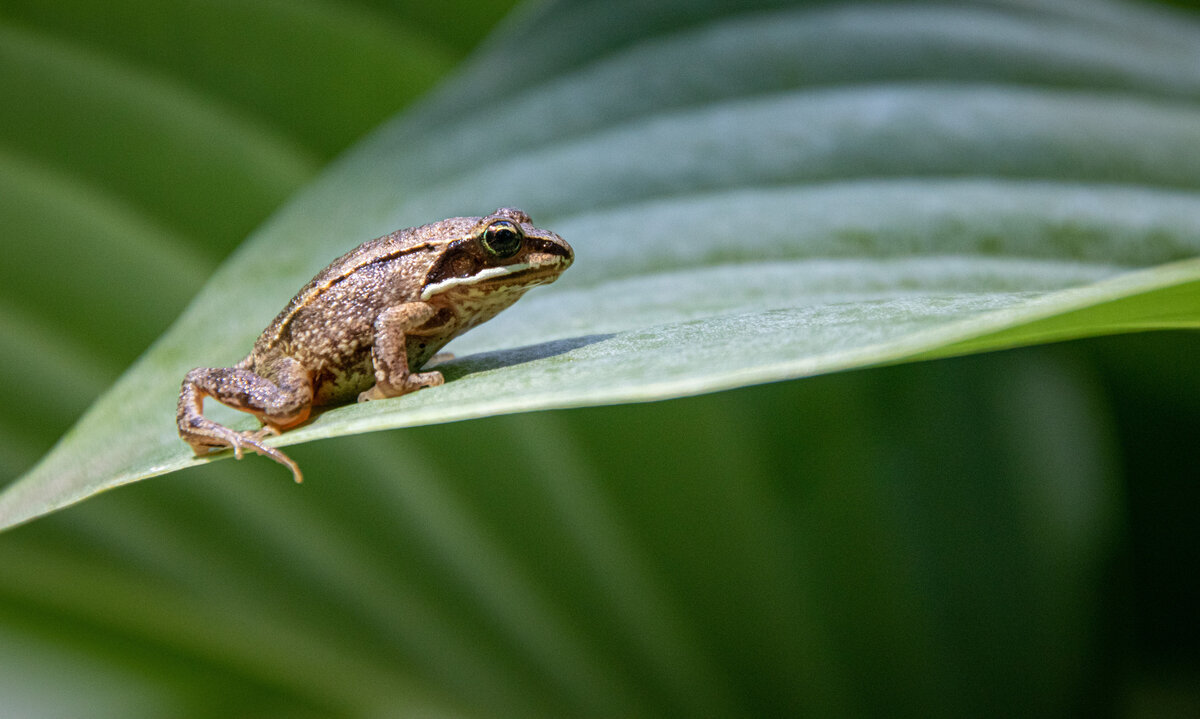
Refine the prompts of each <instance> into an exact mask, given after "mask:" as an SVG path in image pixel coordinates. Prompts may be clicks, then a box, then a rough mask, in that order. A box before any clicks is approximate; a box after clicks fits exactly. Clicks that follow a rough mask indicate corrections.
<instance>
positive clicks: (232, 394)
mask: <svg viewBox="0 0 1200 719" xmlns="http://www.w3.org/2000/svg"><path fill="white" fill-rule="evenodd" d="M271 369H272V371H273V374H274V375H275V381H274V382H272V381H271V380H269V379H267V378H266V377H263V376H261V375H258V374H255V373H254V372H251V371H250V370H248V369H239V368H237V367H221V368H215V369H194V370H192V371H191V372H188V374H187V378H186V381H188V382H191V383H193V384H194V385H195V386H196V388H197V389H199V390H200V391H201V392H203V393H204V394H206V395H208V396H210V397H212V398H213V399H216V400H217V401H219V402H221V403H222V404H225V405H228V406H230V407H233V408H234V409H239V410H242V411H243V412H250V413H252V414H254V415H257V416H258V417H259V419H261V420H262V421H263V422H265V423H267V424H268V425H271V426H272V427H275V428H277V429H285V428H287V427H290V426H292V425H295V424H298V423H300V422H303V421H304V420H305V419H307V418H308V413H309V409H310V407H311V405H312V398H313V389H312V380H311V379H310V378H309V376H308V373H307V372H305V371H304V368H303V366H302V365H301V364H300V363H299V362H297V361H296V360H294V359H292V358H290V357H285V358H282V359H281V360H279V361H277V362H276V363H273V365H272V367H271Z"/></svg>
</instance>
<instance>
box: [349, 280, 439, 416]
mask: <svg viewBox="0 0 1200 719" xmlns="http://www.w3.org/2000/svg"><path fill="white" fill-rule="evenodd" d="M436 313H437V310H436V309H435V308H434V307H433V305H431V304H429V303H428V302H406V303H404V304H402V305H396V306H394V307H389V308H387V309H386V310H384V311H383V312H381V313H379V317H377V318H376V319H375V344H374V346H373V347H372V348H371V361H372V363H373V364H374V367H375V386H374V387H372V388H371V389H369V390H367V391H366V392H363V393H361V394H359V395H358V401H359V402H366V401H367V400H372V399H384V398H386V397H399V396H400V395H402V394H407V393H409V392H415V391H417V390H419V389H421V388H422V387H435V386H437V385H439V384H441V383H442V382H445V381H446V380H445V379H444V378H443V377H442V373H441V372H412V371H410V370H409V368H408V347H407V342H406V341H405V334H406V333H407V332H409V331H411V330H414V329H416V328H418V327H420V326H421V325H423V324H425V323H426V322H428V321H429V320H430V319H432V318H433V316H434V314H436Z"/></svg>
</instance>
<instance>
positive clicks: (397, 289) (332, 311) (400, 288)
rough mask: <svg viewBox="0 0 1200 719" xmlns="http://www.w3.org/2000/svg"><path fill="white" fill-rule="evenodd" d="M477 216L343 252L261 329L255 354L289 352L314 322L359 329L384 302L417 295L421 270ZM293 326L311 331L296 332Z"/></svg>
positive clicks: (401, 233)
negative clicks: (277, 351)
mask: <svg viewBox="0 0 1200 719" xmlns="http://www.w3.org/2000/svg"><path fill="white" fill-rule="evenodd" d="M478 220H479V218H476V217H454V218H450V219H447V220H442V221H440V222H434V223H432V224H428V225H422V226H420V227H412V228H408V229H403V230H397V231H395V232H392V233H390V234H387V235H384V236H383V237H378V238H376V239H373V240H368V241H367V242H364V243H363V244H361V245H359V246H358V247H356V248H354V249H353V250H351V251H349V252H347V253H346V254H344V255H342V256H341V257H339V258H337V259H336V260H334V261H333V262H331V263H330V264H329V266H327V267H326V268H325V269H323V270H321V271H320V272H318V273H317V275H316V276H315V277H313V279H312V280H311V281H310V282H309V283H308V284H306V285H305V286H304V287H302V288H301V289H300V291H299V292H297V293H296V295H295V297H293V298H292V299H291V301H290V302H289V303H288V305H287V307H285V308H284V309H283V311H282V312H280V313H279V314H278V315H277V316H276V317H275V319H274V321H272V322H271V324H270V325H269V326H268V327H267V328H266V329H265V330H263V333H262V334H261V335H260V336H259V338H258V340H257V341H256V342H255V345H254V353H255V354H265V353H268V352H271V351H276V350H277V349H280V345H288V346H289V347H288V349H287V350H285V351H287V353H288V354H293V353H294V352H295V348H296V347H297V346H298V345H303V344H305V337H312V332H311V329H312V327H311V326H312V325H320V324H323V323H324V324H326V326H336V324H338V323H344V324H346V325H347V327H353V328H361V327H362V326H364V321H366V320H369V322H366V325H367V326H369V325H370V323H373V322H374V317H375V315H377V314H378V312H379V311H380V309H381V308H382V307H384V306H388V305H391V304H395V303H397V302H403V301H409V300H414V299H416V297H417V295H418V294H419V293H420V285H421V282H422V279H423V277H424V275H425V272H427V271H428V269H429V266H430V264H431V263H432V262H433V261H434V260H435V258H436V257H437V255H438V253H439V252H440V251H441V249H442V248H443V247H444V246H445V245H447V244H449V243H451V242H453V241H455V240H457V239H459V238H460V237H462V236H463V235H465V234H467V233H468V232H469V231H470V229H471V228H472V227H473V226H474V224H475V223H476V222H478ZM407 295H411V297H410V296H407ZM368 315H369V317H368ZM297 325H302V326H304V329H306V330H309V331H305V332H298V331H296V330H298V329H300V328H298V327H297ZM298 335H304V337H300V336H298Z"/></svg>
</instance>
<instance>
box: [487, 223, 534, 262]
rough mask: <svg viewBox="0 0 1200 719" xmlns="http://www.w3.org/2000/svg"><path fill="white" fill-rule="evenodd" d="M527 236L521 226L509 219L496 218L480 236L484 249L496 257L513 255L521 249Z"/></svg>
mask: <svg viewBox="0 0 1200 719" xmlns="http://www.w3.org/2000/svg"><path fill="white" fill-rule="evenodd" d="M524 239H525V236H524V235H523V234H521V228H520V227H518V226H517V225H516V224H514V223H512V222H509V221H508V220H496V221H495V222H493V223H492V224H490V225H488V226H487V229H486V230H484V231H483V235H482V236H481V237H480V238H479V242H480V244H482V245H483V249H485V250H487V251H488V253H489V254H492V255H495V256H496V257H501V258H503V257H512V256H513V255H515V254H517V253H518V252H520V251H521V242H522V241H523V240H524Z"/></svg>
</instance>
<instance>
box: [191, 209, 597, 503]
mask: <svg viewBox="0 0 1200 719" xmlns="http://www.w3.org/2000/svg"><path fill="white" fill-rule="evenodd" d="M574 260H575V252H574V250H573V249H572V248H571V246H570V245H569V244H567V242H566V241H565V240H563V238H562V237H560V236H558V235H557V234H555V233H553V232H550V231H548V230H543V229H539V228H537V227H535V226H534V225H533V221H532V220H531V219H530V218H529V215H527V214H525V213H524V212H522V211H521V210H518V209H514V208H510V207H501V208H498V209H496V210H495V211H494V212H492V213H490V214H488V215H486V216H483V217H451V218H448V219H444V220H440V221H438V222H433V223H430V224H427V225H422V226H420V227H410V228H407V229H402V230H397V231H395V232H392V233H390V234H387V235H384V236H382V237H378V238H376V239H373V240H369V241H367V242H364V243H363V244H361V245H359V246H358V247H356V248H355V249H353V250H351V251H349V252H347V253H346V254H344V255H342V256H341V257H339V258H337V259H336V260H334V261H333V262H332V263H330V264H329V266H328V267H326V268H325V269H323V270H321V271H320V272H319V273H317V275H316V276H315V277H313V279H312V281H311V282H309V283H308V284H306V285H305V286H304V287H303V288H301V289H300V291H299V292H297V293H296V295H295V296H294V297H293V298H292V299H291V301H290V302H289V303H288V304H287V306H286V307H285V308H284V309H283V310H282V311H281V312H280V313H279V314H278V315H277V316H276V317H275V319H274V321H273V322H271V324H270V325H268V326H267V328H266V329H264V330H263V332H262V334H260V335H259V336H258V339H257V340H255V342H254V346H253V348H252V349H251V350H250V354H248V355H247V356H246V357H245V359H243V360H242V361H240V362H238V363H237V364H235V365H234V366H232V367H207V368H205V367H198V368H196V369H193V370H191V371H189V372H188V373H187V374H186V375H185V376H184V379H183V384H182V386H181V387H180V392H179V403H178V407H177V411H176V424H177V425H178V429H179V436H180V437H181V438H182V439H183V441H185V442H187V443H188V445H190V446H191V448H192V450H193V451H194V453H195V454H196V456H197V457H203V456H205V455H207V454H210V453H212V452H214V451H221V450H224V449H232V450H233V453H234V456H235V457H236V458H237V459H241V458H242V457H243V455H244V453H245V452H247V451H253V452H255V453H257V454H259V455H262V456H264V457H269V458H270V459H273V460H275V461H276V462H278V463H280V464H282V465H284V466H285V467H287V468H288V469H290V470H291V472H292V476H293V478H294V479H295V481H296V482H301V481H302V480H303V475H302V473H301V471H300V467H299V466H298V465H297V464H296V462H294V461H293V460H292V459H291V458H290V457H288V456H287V455H286V454H284V453H283V452H282V451H280V450H279V449H277V448H275V447H272V446H269V445H267V444H266V443H265V442H264V440H265V439H266V438H267V437H268V436H269V435H276V436H277V435H279V434H281V433H283V432H285V431H287V430H289V429H292V428H294V427H296V426H298V425H300V424H302V423H304V422H306V421H308V419H309V418H310V416H311V415H312V412H313V410H314V409H318V408H322V407H326V406H331V405H336V404H348V403H350V402H352V401H354V400H357V401H358V402H369V401H375V400H383V399H388V398H393V397H400V396H402V395H405V394H408V393H410V392H415V391H417V390H420V389H424V388H427V387H435V386H437V385H441V384H442V383H443V382H444V381H445V377H444V375H443V374H442V373H441V372H440V371H438V370H436V369H431V368H430V367H431V366H433V365H434V364H435V363H436V362H437V361H438V360H439V359H440V358H441V357H442V356H441V355H438V356H437V357H435V355H437V353H438V352H439V350H441V349H442V348H443V347H444V346H445V345H446V344H447V343H448V342H449V341H450V340H452V339H453V338H455V337H457V336H459V335H461V334H462V333H464V332H466V331H467V330H470V329H471V328H473V327H476V326H478V325H480V324H482V323H483V322H486V321H488V320H490V319H492V318H493V317H495V316H496V315H497V314H499V313H500V312H501V311H502V310H504V309H506V308H508V307H509V306H511V305H512V304H513V303H514V302H516V301H517V300H518V299H520V298H521V296H522V295H524V294H525V292H526V291H528V290H529V289H531V288H533V287H535V286H538V285H544V284H548V283H550V282H553V281H554V280H556V279H557V278H558V276H559V275H560V274H562V272H563V271H564V270H566V269H567V268H568V267H570V266H571V263H572V262H574ZM426 365H430V367H427V366H426ZM207 397H211V398H213V399H215V400H217V401H218V402H221V403H222V404H224V405H227V406H229V407H232V408H234V409H236V410H240V411H243V412H246V413H248V414H251V415H253V416H254V417H256V418H257V419H258V421H259V422H260V423H261V427H260V428H259V429H257V430H244V431H237V430H233V429H230V428H229V427H226V426H224V425H222V424H219V423H217V422H216V421H214V420H211V419H209V418H207V417H205V416H204V400H205V398H207Z"/></svg>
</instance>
